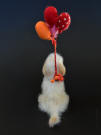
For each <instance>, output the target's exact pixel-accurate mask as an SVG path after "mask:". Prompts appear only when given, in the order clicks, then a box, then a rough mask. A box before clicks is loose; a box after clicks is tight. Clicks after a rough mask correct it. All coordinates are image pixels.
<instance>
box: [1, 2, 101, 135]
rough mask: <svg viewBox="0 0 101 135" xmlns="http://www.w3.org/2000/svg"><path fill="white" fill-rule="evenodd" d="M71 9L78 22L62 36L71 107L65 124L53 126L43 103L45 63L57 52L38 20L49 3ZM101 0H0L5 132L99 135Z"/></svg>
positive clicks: (15, 134)
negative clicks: (41, 31) (39, 31)
mask: <svg viewBox="0 0 101 135" xmlns="http://www.w3.org/2000/svg"><path fill="white" fill-rule="evenodd" d="M48 5H53V6H56V8H57V9H58V11H59V13H60V12H64V11H67V12H69V13H70V15H71V19H72V23H71V26H70V28H69V29H68V31H65V32H64V33H63V34H61V35H59V38H58V49H57V51H58V53H60V54H61V55H63V57H64V63H65V65H66V68H67V74H66V76H65V83H66V92H68V93H69V95H70V99H71V100H70V105H69V108H68V111H66V112H65V113H64V115H63V119H62V123H61V124H60V125H59V126H57V127H55V128H53V129H49V127H48V124H47V123H48V116H47V115H46V114H44V113H42V112H40V111H39V110H38V108H37V96H38V94H39V93H40V92H41V89H40V85H41V81H42V77H43V76H42V73H41V68H42V65H43V62H44V60H45V58H46V57H47V55H48V54H49V53H50V52H52V51H53V47H52V45H51V42H49V41H44V40H41V39H39V37H38V36H37V34H36V32H35V30H34V25H35V23H36V22H37V21H38V20H43V10H44V8H45V7H46V6H48ZM100 6H101V2H100V1H96V0H76V1H75V0H74V1H73V0H53V1H52V0H44V1H43V0H36V1H34V0H33V1H31V0H29V1H7V0H5V1H0V123H1V126H0V127H1V130H0V132H1V135H20V134H21V135H23V134H24V135H27V134H29V135H32V134H35V133H36V134H38V135H39V134H47V135H48V134H54V135H57V134H59V135H62V134H69V135H72V134H74V133H75V134H84V135H85V134H95V133H96V132H97V131H98V130H99V129H100V116H101V114H100V101H101V100H100V93H101V92H100V81H101V79H100V76H101V71H100V68H101V46H100V45H101V44H100V41H101V38H100V35H101V34H100V30H101V8H100Z"/></svg>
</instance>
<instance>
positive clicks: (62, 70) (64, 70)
mask: <svg viewBox="0 0 101 135" xmlns="http://www.w3.org/2000/svg"><path fill="white" fill-rule="evenodd" d="M59 73H61V74H62V75H63V76H64V75H65V74H66V68H65V66H64V64H62V63H60V64H59Z"/></svg>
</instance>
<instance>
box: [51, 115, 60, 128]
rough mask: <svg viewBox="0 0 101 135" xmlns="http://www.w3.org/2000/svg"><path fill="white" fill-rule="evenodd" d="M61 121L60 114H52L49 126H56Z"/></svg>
mask: <svg viewBox="0 0 101 135" xmlns="http://www.w3.org/2000/svg"><path fill="white" fill-rule="evenodd" d="M60 122H61V120H60V116H58V115H52V116H51V117H50V119H49V127H54V126H55V125H57V124H59V123H60Z"/></svg>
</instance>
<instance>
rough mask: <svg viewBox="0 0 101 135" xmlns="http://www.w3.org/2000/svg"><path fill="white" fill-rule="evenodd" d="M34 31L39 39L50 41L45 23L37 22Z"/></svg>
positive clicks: (49, 34)
mask: <svg viewBox="0 0 101 135" xmlns="http://www.w3.org/2000/svg"><path fill="white" fill-rule="evenodd" d="M35 30H36V32H37V34H38V36H39V37H40V38H41V39H44V40H51V33H50V30H49V28H48V26H47V24H46V23H45V22H43V21H38V22H37V23H36V25H35Z"/></svg>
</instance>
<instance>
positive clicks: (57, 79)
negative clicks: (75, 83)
mask: <svg viewBox="0 0 101 135" xmlns="http://www.w3.org/2000/svg"><path fill="white" fill-rule="evenodd" d="M52 44H53V45H54V59H55V60H54V61H55V64H54V65H55V73H54V78H53V79H52V80H51V82H52V83H53V82H54V81H63V80H64V78H63V76H62V75H61V74H57V63H56V47H57V42H56V40H55V39H54V38H53V39H52Z"/></svg>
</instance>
